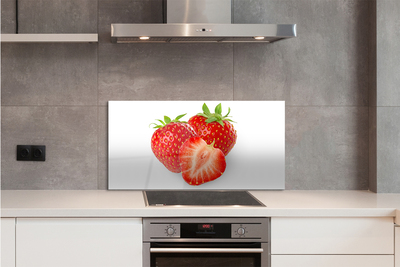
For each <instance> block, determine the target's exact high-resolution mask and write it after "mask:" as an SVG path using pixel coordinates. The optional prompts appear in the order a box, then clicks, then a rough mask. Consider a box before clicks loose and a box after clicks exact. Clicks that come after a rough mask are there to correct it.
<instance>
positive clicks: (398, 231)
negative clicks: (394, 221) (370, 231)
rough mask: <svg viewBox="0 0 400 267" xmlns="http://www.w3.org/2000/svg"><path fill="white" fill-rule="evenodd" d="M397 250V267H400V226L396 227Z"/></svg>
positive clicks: (395, 253)
mask: <svg viewBox="0 0 400 267" xmlns="http://www.w3.org/2000/svg"><path fill="white" fill-rule="evenodd" d="M394 239H395V245H394V247H395V249H396V250H395V252H394V258H395V260H396V263H395V265H394V266H395V267H400V226H397V227H395V237H394Z"/></svg>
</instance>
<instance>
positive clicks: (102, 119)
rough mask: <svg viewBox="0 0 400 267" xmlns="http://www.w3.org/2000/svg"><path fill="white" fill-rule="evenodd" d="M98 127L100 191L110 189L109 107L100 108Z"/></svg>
mask: <svg viewBox="0 0 400 267" xmlns="http://www.w3.org/2000/svg"><path fill="white" fill-rule="evenodd" d="M98 113H99V125H98V129H99V130H98V152H97V155H98V162H97V165H98V174H99V176H98V177H97V180H98V189H99V190H102V189H107V188H108V107H99V109H98Z"/></svg>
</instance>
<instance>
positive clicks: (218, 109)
mask: <svg viewBox="0 0 400 267" xmlns="http://www.w3.org/2000/svg"><path fill="white" fill-rule="evenodd" d="M215 114H222V106H221V103H219V104H218V105H217V106H216V107H215Z"/></svg>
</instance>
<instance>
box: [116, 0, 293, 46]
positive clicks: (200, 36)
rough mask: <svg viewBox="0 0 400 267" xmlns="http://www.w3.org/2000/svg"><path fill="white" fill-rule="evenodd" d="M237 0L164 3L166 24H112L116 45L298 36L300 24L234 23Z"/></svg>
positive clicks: (173, 0) (270, 39)
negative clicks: (233, 10) (233, 12)
mask: <svg viewBox="0 0 400 267" xmlns="http://www.w3.org/2000/svg"><path fill="white" fill-rule="evenodd" d="M232 1H233V0H163V10H164V23H153V24H111V41H112V42H113V43H237V42H240V43H243V42H245V43H260V42H261V43H262V42H264V43H265V42H267V43H271V42H275V41H279V40H282V39H287V38H292V37H296V24H234V23H232V22H233V17H232Z"/></svg>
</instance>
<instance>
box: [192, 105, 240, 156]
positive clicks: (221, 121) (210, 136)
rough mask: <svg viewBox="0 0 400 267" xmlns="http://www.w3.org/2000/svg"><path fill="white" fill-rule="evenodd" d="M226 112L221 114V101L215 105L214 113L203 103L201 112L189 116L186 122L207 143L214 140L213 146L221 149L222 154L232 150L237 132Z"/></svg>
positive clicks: (229, 110)
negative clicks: (223, 114)
mask: <svg viewBox="0 0 400 267" xmlns="http://www.w3.org/2000/svg"><path fill="white" fill-rule="evenodd" d="M230 112H231V109H230V108H229V109H228V113H227V114H226V115H225V116H222V107H221V103H220V104H218V105H217V106H216V107H215V113H211V112H210V110H209V109H208V107H207V105H206V104H205V103H204V105H203V113H198V114H197V115H195V116H193V117H191V118H190V119H189V121H188V123H189V124H190V125H191V126H192V127H193V128H194V129H195V131H196V132H197V134H198V135H199V136H200V137H201V138H203V140H204V141H206V143H207V144H208V145H210V144H212V143H213V142H214V147H215V148H219V149H220V150H222V152H223V153H224V155H225V156H226V155H228V153H229V152H230V151H231V150H232V148H233V147H234V146H235V144H236V139H237V133H236V130H235V128H234V127H233V125H232V123H230V122H233V121H232V120H231V119H228V115H229V113H230Z"/></svg>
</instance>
